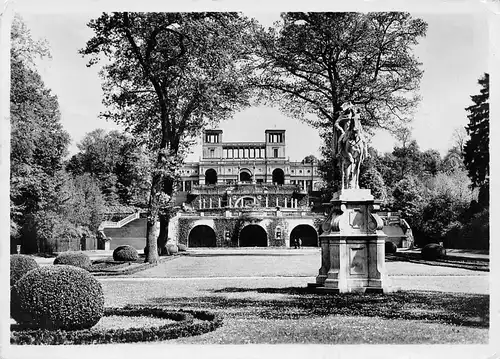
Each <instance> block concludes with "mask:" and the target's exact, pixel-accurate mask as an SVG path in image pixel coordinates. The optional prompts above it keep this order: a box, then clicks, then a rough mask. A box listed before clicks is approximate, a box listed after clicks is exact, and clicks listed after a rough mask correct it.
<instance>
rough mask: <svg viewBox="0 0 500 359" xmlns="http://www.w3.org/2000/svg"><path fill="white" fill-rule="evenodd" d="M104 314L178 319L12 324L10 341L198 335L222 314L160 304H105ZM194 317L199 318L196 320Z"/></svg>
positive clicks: (129, 339)
mask: <svg viewBox="0 0 500 359" xmlns="http://www.w3.org/2000/svg"><path fill="white" fill-rule="evenodd" d="M104 315H105V316H112V315H123V316H155V317H159V318H163V319H171V320H175V321H178V323H174V324H166V325H162V326H158V327H148V328H129V329H109V330H96V329H85V330H78V331H64V330H56V331H49V330H30V329H28V330H23V329H22V328H17V327H15V326H13V327H12V328H11V329H12V330H11V335H10V342H11V344H21V345H26V344H27V345H60V344H72V345H74V344H77V345H78V344H107V343H133V342H152V341H161V340H169V339H176V338H183V337H190V336H193V335H201V334H204V333H208V332H210V331H213V330H216V329H217V328H219V327H221V326H222V324H223V320H222V317H221V316H220V315H218V314H214V313H210V312H207V311H191V310H181V311H171V310H168V309H165V308H159V307H139V306H137V307H132V306H127V307H124V308H106V310H105V313H104ZM194 319H198V320H199V321H201V322H199V321H197V322H195V321H194Z"/></svg>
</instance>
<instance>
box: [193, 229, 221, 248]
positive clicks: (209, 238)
mask: <svg viewBox="0 0 500 359" xmlns="http://www.w3.org/2000/svg"><path fill="white" fill-rule="evenodd" d="M188 247H191V248H192V247H217V237H216V235H215V231H214V229H213V228H212V227H210V226H207V225H206V224H198V225H196V226H194V227H193V228H192V229H191V230H190V231H189V234H188Z"/></svg>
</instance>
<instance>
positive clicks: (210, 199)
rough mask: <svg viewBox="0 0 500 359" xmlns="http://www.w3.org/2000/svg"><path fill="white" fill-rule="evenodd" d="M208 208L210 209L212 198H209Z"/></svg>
mask: <svg viewBox="0 0 500 359" xmlns="http://www.w3.org/2000/svg"><path fill="white" fill-rule="evenodd" d="M209 208H212V197H210V198H209Z"/></svg>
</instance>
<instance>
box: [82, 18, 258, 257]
mask: <svg viewBox="0 0 500 359" xmlns="http://www.w3.org/2000/svg"><path fill="white" fill-rule="evenodd" d="M88 26H89V27H90V28H91V29H92V30H93V31H94V36H93V37H92V38H91V39H90V40H89V41H88V42H87V44H86V47H85V48H84V49H82V50H80V53H81V54H83V55H88V56H90V61H89V66H91V65H95V64H97V63H98V62H99V56H101V55H104V56H106V57H107V59H108V63H107V64H106V65H104V66H103V69H102V71H101V76H102V79H103V81H104V82H103V90H104V99H103V103H104V104H105V105H106V107H107V110H106V111H105V112H104V113H102V114H101V117H103V118H106V119H111V120H113V121H114V122H117V123H120V124H122V125H124V126H125V127H126V129H127V130H128V131H130V132H131V133H132V134H133V135H134V136H135V137H136V138H138V139H139V140H142V141H143V142H144V143H146V144H147V145H148V147H149V149H150V151H153V152H154V153H155V154H156V159H155V162H154V164H153V166H152V167H153V168H152V183H151V189H150V196H149V203H148V216H147V247H148V255H147V258H146V261H147V262H149V263H157V262H158V252H157V238H158V237H159V235H160V237H161V233H158V230H157V228H158V227H160V228H161V230H166V229H167V228H168V221H169V213H170V210H171V208H172V201H171V198H172V195H173V191H174V190H175V180H176V172H177V169H178V168H179V166H180V164H181V163H182V160H183V156H184V150H185V149H186V148H185V147H186V144H187V143H188V142H187V140H188V139H189V138H192V137H193V136H196V135H198V134H199V132H200V131H201V129H202V128H204V126H206V125H207V124H209V123H211V124H213V123H216V122H217V121H219V120H224V119H227V118H230V117H231V116H232V115H233V114H234V113H235V111H237V110H239V109H240V108H241V107H242V106H246V105H248V98H249V97H250V91H249V88H248V86H247V82H246V81H245V75H246V73H247V66H246V63H247V62H249V61H250V60H251V54H252V48H251V47H252V42H251V41H250V37H249V30H250V27H251V26H252V23H251V22H250V21H249V20H247V19H246V18H244V17H242V16H240V15H238V14H235V13H128V12H123V13H112V14H107V13H104V14H102V15H101V16H100V17H99V18H97V19H94V20H91V21H90V22H89V24H88ZM158 221H160V226H157V224H158ZM164 236H165V233H163V237H164Z"/></svg>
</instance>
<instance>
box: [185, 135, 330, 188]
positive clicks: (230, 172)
mask: <svg viewBox="0 0 500 359" xmlns="http://www.w3.org/2000/svg"><path fill="white" fill-rule="evenodd" d="M222 134H223V132H222V130H206V131H205V132H204V134H203V146H202V157H201V159H200V162H191V163H186V164H185V165H184V167H183V168H182V170H181V179H182V184H181V188H180V189H181V191H184V192H189V191H191V189H192V188H193V186H198V185H215V184H237V183H240V184H246V183H255V184H264V183H267V184H276V185H284V184H291V185H298V186H299V187H300V188H301V189H303V190H305V191H308V192H311V191H312V190H313V189H317V186H318V183H319V181H320V180H321V179H320V176H319V174H318V168H317V163H303V162H291V161H289V160H288V159H287V157H286V142H285V140H286V136H285V130H266V131H265V140H264V141H263V142H223V140H222Z"/></svg>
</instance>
